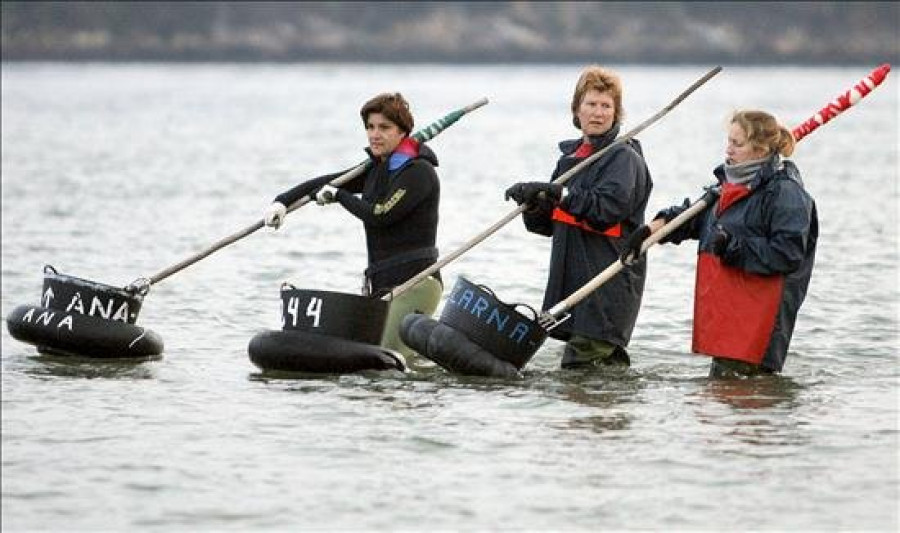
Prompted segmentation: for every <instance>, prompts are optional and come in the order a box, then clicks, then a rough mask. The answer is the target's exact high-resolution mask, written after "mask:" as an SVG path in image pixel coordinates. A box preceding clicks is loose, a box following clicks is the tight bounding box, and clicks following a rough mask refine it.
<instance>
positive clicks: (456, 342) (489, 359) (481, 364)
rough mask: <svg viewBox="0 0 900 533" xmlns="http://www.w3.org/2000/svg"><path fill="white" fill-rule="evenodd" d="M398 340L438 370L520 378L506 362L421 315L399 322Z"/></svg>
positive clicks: (460, 333) (404, 318)
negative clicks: (428, 360)
mask: <svg viewBox="0 0 900 533" xmlns="http://www.w3.org/2000/svg"><path fill="white" fill-rule="evenodd" d="M400 338H401V339H402V340H403V342H404V343H406V345H407V346H409V347H410V348H412V349H413V350H415V351H416V352H417V353H419V354H420V355H422V356H423V357H427V358H428V359H431V360H432V361H434V362H435V363H437V364H438V365H440V366H441V367H443V368H445V369H446V370H449V371H451V372H455V373H457V374H462V375H466V376H485V377H496V378H512V377H520V376H521V374H520V373H519V370H518V369H517V368H516V367H515V366H513V365H512V363H510V362H509V361H505V360H503V359H500V358H498V357H495V356H494V355H493V354H492V353H490V352H488V351H487V350H485V349H484V348H482V347H481V346H479V345H477V344H475V343H474V342H472V340H471V339H469V337H467V336H466V335H465V334H464V333H462V332H461V331H459V330H457V329H455V328H453V327H451V326H448V325H446V324H443V323H441V322H438V321H437V320H434V319H433V318H431V317H429V316H425V315H421V314H409V315H406V316H405V317H403V320H402V321H401V322H400Z"/></svg>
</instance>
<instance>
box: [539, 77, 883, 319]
mask: <svg viewBox="0 0 900 533" xmlns="http://www.w3.org/2000/svg"><path fill="white" fill-rule="evenodd" d="M890 70H891V66H890V65H888V64H884V65H881V66H880V67H878V68H876V69H875V70H873V71H872V72H871V73H870V74H869V75H868V76H866V77H865V78H863V79H862V80H860V81H859V82H857V83H856V84H855V85H854V86H853V87H851V88H850V89H848V90H847V91H844V92H843V93H841V95H840V96H838V97H837V98H835V99H834V100H833V101H832V102H831V103H829V104H828V105H826V106H825V107H823V108H822V109H821V110H819V111H818V112H817V113H816V114H814V115H813V116H811V117H810V118H808V119H806V120H805V121H804V122H803V123H802V124H801V125H799V126H797V127H796V128H794V129H793V131H792V132H791V134H792V135H793V136H794V139H795V140H796V141H797V142H799V141H800V140H801V139H803V138H805V137H806V136H807V135H809V134H810V133H812V132H813V131H815V130H816V129H818V128H819V126H822V125H824V124H825V123H826V122H828V121H830V120H831V119H832V118H834V117H836V116H837V115H839V114H840V113H842V112H844V111H846V110H847V109H848V108H849V107H851V106H853V105H855V104H856V103H857V102H859V101H860V100H861V99H862V98H863V97H864V96H866V95H867V94H869V93H870V92H871V91H872V90H873V89H875V87H877V86H878V85H880V84H881V82H882V81H884V79H885V77H886V76H887V73H888V72H890ZM716 198H718V187H715V188H712V189H710V190H709V191H708V192H707V193H706V194H704V195H703V196H702V197H701V198H700V199H699V200H697V201H696V202H694V203H693V204H691V206H690V207H689V208H687V209H686V210H685V211H683V212H682V213H680V214H679V215H678V216H677V217H675V218H673V219H672V220H671V221H669V222H667V223H666V224H665V225H664V226H662V227H661V228H659V229H658V230H656V231H655V232H653V234H651V235H650V236H649V237H647V238H646V239H644V242H643V243H642V244H641V253H645V252H646V251H647V250H648V249H649V248H650V247H652V246H653V245H655V244H657V243H658V242H659V241H660V240H662V239H663V238H664V237H665V236H667V235H669V234H670V233H672V232H673V231H675V230H676V229H678V228H679V227H681V226H682V225H683V224H684V223H685V222H687V221H688V220H690V219H692V218H694V217H695V216H696V215H697V214H698V213H700V212H701V211H703V210H704V209H706V207H707V206H708V205H710V204H712V203H713V202H714V201H715V200H716ZM626 266H627V265H626V264H625V263H623V262H622V260H621V259H618V260H616V261H615V262H614V263H612V264H611V265H609V266H608V267H606V268H605V269H604V270H603V271H602V272H600V273H599V274H597V275H596V276H595V277H594V278H592V279H591V280H590V281H589V282H587V283H586V284H584V285H583V286H582V287H581V288H579V289H578V290H577V291H575V292H573V293H572V294H571V295H569V297H567V298H566V299H564V300H563V301H561V302H559V303H557V304H556V305H554V306H553V307H551V308H550V309H548V310H546V311H544V312H543V313H541V317H540V319H539V320H538V322H539V323H540V325H541V326H542V327H544V328H546V329H549V328H553V327H554V326H555V325H557V324H559V323H560V322H561V320H560V317H561V316H562V315H563V314H564V313H566V312H567V311H568V310H569V309H571V308H573V307H575V306H576V305H578V303H579V302H581V300H583V299H585V298H586V297H587V296H588V295H589V294H591V293H592V292H594V291H595V290H597V289H599V288H600V287H601V286H602V285H603V284H604V283H606V282H607V281H609V280H610V279H612V278H613V276H615V275H616V274H618V273H619V271H621V270H622V269H623V268H625V267H626ZM563 320H564V319H563Z"/></svg>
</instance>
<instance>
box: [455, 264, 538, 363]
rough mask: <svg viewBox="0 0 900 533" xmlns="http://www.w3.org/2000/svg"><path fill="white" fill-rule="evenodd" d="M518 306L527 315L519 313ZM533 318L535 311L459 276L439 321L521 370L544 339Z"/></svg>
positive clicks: (536, 317)
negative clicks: (501, 299) (525, 311)
mask: <svg viewBox="0 0 900 533" xmlns="http://www.w3.org/2000/svg"><path fill="white" fill-rule="evenodd" d="M520 307H521V308H524V309H525V310H527V311H528V312H529V314H530V315H531V316H530V317H529V316H525V315H524V314H522V313H520V312H519V311H518V310H517V308H520ZM537 319H538V313H537V311H535V310H534V309H533V308H531V307H530V306H528V305H525V304H520V303H516V304H508V303H505V302H502V301H500V299H498V298H497V297H496V296H495V295H494V293H493V292H492V291H491V290H490V289H488V288H487V287H485V286H484V285H476V284H474V283H472V282H471V281H469V280H467V279H466V278H464V277H462V276H460V277H459V278H457V280H456V284H455V285H454V286H453V291H451V293H450V296H449V297H448V298H447V301H446V302H445V303H444V310H443V312H442V313H441V319H440V322H441V323H443V324H446V325H448V326H450V327H452V328H453V329H456V330H457V331H460V332H462V333H464V334H465V335H466V336H467V337H468V338H469V339H470V340H471V341H472V342H474V343H475V344H477V345H478V346H481V347H482V348H484V349H485V350H487V351H488V352H490V353H491V354H493V355H494V356H496V357H497V358H499V359H503V360H504V361H508V362H510V363H512V364H513V365H514V366H515V367H516V368H518V369H521V368H522V367H523V366H525V364H526V363H528V361H530V360H531V358H532V357H533V356H534V353H535V352H536V351H537V349H538V348H540V347H541V344H543V343H544V340H545V339H546V338H547V331H546V330H545V329H544V328H542V327H541V326H540V324H538V322H537Z"/></svg>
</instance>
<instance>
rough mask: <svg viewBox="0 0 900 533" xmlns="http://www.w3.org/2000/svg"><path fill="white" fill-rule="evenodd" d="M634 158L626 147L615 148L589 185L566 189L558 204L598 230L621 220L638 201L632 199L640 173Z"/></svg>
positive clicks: (638, 199)
mask: <svg viewBox="0 0 900 533" xmlns="http://www.w3.org/2000/svg"><path fill="white" fill-rule="evenodd" d="M632 153H633V152H632ZM638 157H639V156H637V155H636V154H634V156H633V157H632V156H630V153H629V151H628V149H627V148H624V149H620V150H618V151H617V152H616V153H615V154H613V155H612V159H611V160H610V162H609V163H608V164H607V165H605V166H604V167H603V169H602V170H601V172H600V174H599V176H596V177H595V180H594V183H593V184H592V185H591V187H590V188H586V189H581V190H572V191H570V193H569V195H568V196H566V197H565V198H563V200H562V202H561V203H560V207H562V208H563V209H564V210H566V211H568V212H569V213H571V214H572V216H574V217H575V218H576V220H584V221H586V222H587V223H588V224H590V225H591V227H593V228H596V229H598V230H600V231H603V230H606V229H608V228H610V227H612V226H614V225H616V224H618V223H619V222H622V221H624V220H625V219H627V218H628V216H629V215H630V214H631V213H632V211H633V210H634V208H635V205H636V203H637V202H639V201H641V200H642V199H640V198H635V188H636V185H637V180H638V179H639V177H640V175H641V169H640V168H639V167H638V160H637V158H638Z"/></svg>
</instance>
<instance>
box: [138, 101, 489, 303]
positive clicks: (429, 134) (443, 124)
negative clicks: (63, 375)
mask: <svg viewBox="0 0 900 533" xmlns="http://www.w3.org/2000/svg"><path fill="white" fill-rule="evenodd" d="M487 103H488V100H487V98H482V99H480V100H478V101H477V102H474V103H472V104H469V105H467V106H465V107H463V108H460V109H457V110H456V111H452V112H450V113H448V114H447V115H445V116H444V117H443V118H440V119H438V120H436V121H434V122H432V123H431V124H429V125H428V126H426V127H424V128H422V129H421V130H419V131H417V132H415V133H413V134H412V137H413V138H414V139H416V140H417V141H419V142H426V141H429V140H431V139H433V138H434V137H435V136H437V135H438V134H439V133H441V132H442V131H444V130H445V129H447V128H448V127H450V126H451V125H453V124H454V123H455V122H456V121H458V120H459V119H460V118H462V117H463V116H464V115H466V114H468V113H471V112H472V111H475V110H476V109H478V108H479V107H482V106H484V105H485V104H487ZM368 165H369V160H365V161H363V162H361V163H360V164H358V165H357V166H355V167H353V168H352V169H350V170H348V171H347V172H345V173H344V174H341V175H340V176H338V177H336V178H334V179H333V180H331V181H330V182H329V183H330V184H331V185H333V186H335V187H338V186H340V185H343V184H344V183H347V182H348V181H350V180H352V179H354V178H356V177H357V176H359V175H361V174H362V173H363V172H364V171H365V170H366V168H367V167H368ZM309 201H310V198H309V197H308V196H304V197H303V198H301V199H300V200H298V201H296V202H294V203H293V204H291V205H290V206H288V208H287V212H289V213H290V212H291V211H295V210H297V209H300V208H301V207H303V206H304V205H306V204H307V203H309ZM263 226H265V221H264V220H262V219H260V220H259V221H257V222H255V223H254V224H251V225H250V226H247V227H246V228H244V229H242V230H240V231H238V232H236V233H233V234H231V235H229V236H227V237H225V238H223V239H221V240H218V241H216V242H215V243H213V244H212V245H211V246H209V247H208V248H206V249H204V250H202V251H200V252H198V253H196V254H194V255H192V256H190V257H188V258H187V259H185V260H183V261H181V262H179V263H176V264H174V265H172V266H170V267H167V268H165V269H163V270H161V271H160V272H158V273H156V274H154V275H152V276H150V277H149V278H138V279H137V280H135V281H133V282H132V283H131V284H130V285H129V287H131V288H133V289H134V290H136V291H138V292H140V293H141V294H146V293H147V291H149V290H150V286H151V285H154V284H156V283H159V282H160V281H162V280H164V279H166V278H167V277H169V276H171V275H172V274H175V273H176V272H179V271H181V270H183V269H185V268H187V267H189V266H190V265H193V264H194V263H196V262H197V261H200V260H201V259H203V258H205V257H208V256H209V255H211V254H213V253H215V252H217V251H219V250H221V249H222V248H224V247H226V246H228V245H230V244H233V243H235V242H237V241H239V240H241V239H243V238H244V237H246V236H248V235H250V234H251V233H253V232H255V231H257V230H259V229H260V228H262V227H263Z"/></svg>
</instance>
